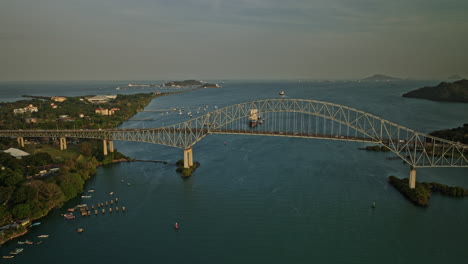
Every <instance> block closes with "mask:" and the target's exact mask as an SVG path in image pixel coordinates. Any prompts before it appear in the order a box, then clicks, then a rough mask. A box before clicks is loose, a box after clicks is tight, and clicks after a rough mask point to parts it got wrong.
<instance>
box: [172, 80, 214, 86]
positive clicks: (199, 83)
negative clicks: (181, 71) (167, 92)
mask: <svg viewBox="0 0 468 264" xmlns="http://www.w3.org/2000/svg"><path fill="white" fill-rule="evenodd" d="M164 86H165V87H193V86H199V88H219V87H221V86H219V84H217V83H204V82H202V81H197V80H184V81H170V82H167V83H165V84H164Z"/></svg>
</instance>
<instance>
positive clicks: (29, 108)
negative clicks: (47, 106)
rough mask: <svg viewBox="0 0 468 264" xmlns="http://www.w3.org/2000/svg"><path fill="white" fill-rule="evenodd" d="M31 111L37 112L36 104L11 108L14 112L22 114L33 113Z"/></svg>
mask: <svg viewBox="0 0 468 264" xmlns="http://www.w3.org/2000/svg"><path fill="white" fill-rule="evenodd" d="M33 112H39V109H38V108H37V106H33V105H32V104H30V105H28V106H26V107H24V108H17V109H13V113H14V114H24V113H33Z"/></svg>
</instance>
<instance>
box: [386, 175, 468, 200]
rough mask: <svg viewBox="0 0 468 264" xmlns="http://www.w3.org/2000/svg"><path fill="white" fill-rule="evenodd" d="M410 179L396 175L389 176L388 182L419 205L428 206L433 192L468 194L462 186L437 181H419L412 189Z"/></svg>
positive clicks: (453, 194)
mask: <svg viewBox="0 0 468 264" xmlns="http://www.w3.org/2000/svg"><path fill="white" fill-rule="evenodd" d="M408 181H409V180H408V178H404V179H399V178H397V177H395V176H390V177H388V182H389V183H390V184H391V185H392V186H393V187H395V188H396V189H397V190H398V191H399V192H400V193H402V194H403V195H404V196H405V197H406V198H408V200H410V201H411V202H413V203H414V204H416V205H418V206H423V207H426V206H428V205H429V199H430V198H431V192H437V193H440V194H442V195H447V196H453V197H463V196H468V189H465V188H462V187H451V186H448V185H445V184H441V183H436V182H417V183H416V188H414V189H410V187H409V185H408Z"/></svg>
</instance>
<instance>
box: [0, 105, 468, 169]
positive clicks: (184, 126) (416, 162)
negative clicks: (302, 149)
mask: <svg viewBox="0 0 468 264" xmlns="http://www.w3.org/2000/svg"><path fill="white" fill-rule="evenodd" d="M254 108H255V109H257V110H258V112H259V113H260V115H261V116H262V119H261V121H264V124H263V125H257V126H256V127H255V128H251V127H249V126H248V117H249V116H250V110H251V109H254ZM209 134H250V135H268V136H282V137H301V138H318V139H331V140H343V141H359V142H371V143H375V144H380V145H382V146H385V147H386V148H388V149H389V150H390V151H392V152H394V153H395V154H396V155H398V156H399V157H400V158H401V159H402V160H404V161H405V162H407V163H408V164H410V165H411V166H412V167H414V168H416V167H468V160H467V157H466V156H465V154H466V152H467V151H468V146H466V145H463V144H460V143H456V142H451V141H448V140H444V139H440V138H436V137H433V136H430V135H426V134H423V133H419V132H417V131H415V130H412V129H409V128H406V127H403V126H400V125H398V124H395V123H392V122H390V121H387V120H385V119H383V118H380V117H377V116H374V115H372V114H369V113H366V112H363V111H360V110H357V109H354V108H350V107H347V106H342V105H338V104H333V103H327V102H321V101H315V100H305V99H266V100H257V101H252V102H246V103H241V104H236V105H231V106H227V107H224V108H220V109H217V110H215V111H212V112H210V113H207V114H205V115H202V116H199V117H197V118H194V119H191V120H188V121H185V122H182V123H178V124H174V125H170V126H165V127H160V128H152V129H105V130H104V129H103V130H0V137H15V138H17V137H51V138H60V137H75V138H91V139H103V140H104V139H108V140H125V141H139V142H147V143H153V144H160V145H167V146H172V147H178V148H183V149H190V148H191V147H192V146H193V145H194V144H196V143H197V142H198V141H200V140H201V139H203V138H204V137H205V136H207V135H209Z"/></svg>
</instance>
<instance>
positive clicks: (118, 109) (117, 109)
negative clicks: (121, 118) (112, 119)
mask: <svg viewBox="0 0 468 264" xmlns="http://www.w3.org/2000/svg"><path fill="white" fill-rule="evenodd" d="M115 111H120V108H112V109H111V110H109V115H113V114H114V113H115Z"/></svg>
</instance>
